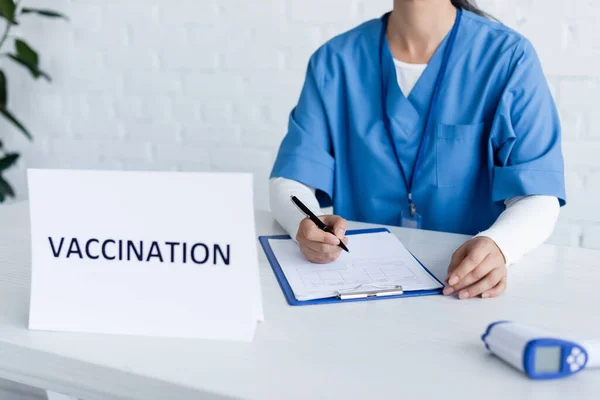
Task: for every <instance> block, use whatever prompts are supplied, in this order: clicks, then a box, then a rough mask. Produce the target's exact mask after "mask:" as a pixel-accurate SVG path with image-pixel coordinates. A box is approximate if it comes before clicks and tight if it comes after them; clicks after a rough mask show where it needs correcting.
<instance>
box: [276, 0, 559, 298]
mask: <svg viewBox="0 0 600 400" xmlns="http://www.w3.org/2000/svg"><path fill="white" fill-rule="evenodd" d="M292 194H293V195H296V196H297V197H299V198H300V199H301V200H302V201H303V202H304V203H305V204H307V205H308V206H309V207H310V208H311V209H312V210H313V212H315V213H317V214H321V218H322V219H323V220H324V221H325V222H326V223H327V224H328V225H330V226H331V227H332V228H334V232H335V233H336V236H337V237H334V236H333V235H331V234H327V233H325V232H322V231H320V230H318V229H317V228H316V226H315V225H314V224H312V223H310V221H308V220H304V219H302V216H300V215H299V213H298V211H297V210H296V209H295V208H294V205H293V204H292V203H291V202H290V201H289V198H290V195H292ZM565 199H566V196H565V186H564V170H563V157H562V152H561V132H560V123H559V119H558V115H557V111H556V107H555V105H554V102H553V99H552V96H551V94H550V90H549V88H548V85H547V82H546V79H545V77H544V74H543V71H542V67H541V65H540V62H539V60H538V57H537V55H536V53H535V51H534V49H533V47H532V45H531V43H530V42H529V41H528V40H527V39H525V38H524V37H523V36H521V35H520V34H518V33H517V32H515V31H513V30H511V29H509V28H507V27H506V26H504V25H502V24H500V23H498V22H495V21H493V20H491V19H490V18H487V17H486V15H485V14H484V13H483V12H481V11H480V10H478V9H477V8H476V7H475V5H474V4H473V3H472V2H471V1H464V0H452V1H450V0H395V1H394V7H393V11H392V12H391V13H388V14H386V15H384V16H383V17H382V18H378V19H375V20H371V21H367V22H365V23H363V24H361V25H359V26H357V27H356V28H354V29H352V30H350V31H348V32H346V33H343V34H341V35H339V36H337V37H335V38H333V39H331V40H330V41H328V42H327V43H325V44H324V45H323V46H322V47H321V48H319V49H318V50H317V51H316V52H315V53H314V54H313V56H312V57H311V59H310V61H309V64H308V69H307V73H306V79H305V83H304V87H303V89H302V92H301V94H300V98H299V101H298V104H297V105H296V107H295V108H294V109H293V111H292V113H291V114H290V119H289V128H288V132H287V135H286V136H285V138H284V139H283V142H282V143H281V147H280V149H279V153H278V156H277V159H276V161H275V165H274V167H273V171H272V174H271V208H272V210H273V212H274V214H275V217H276V218H277V220H278V221H279V222H280V223H281V224H282V225H283V226H284V228H285V229H286V230H287V231H288V233H290V235H291V236H292V237H295V238H296V240H297V241H298V243H299V245H300V248H301V249H302V252H303V253H304V254H305V255H306V257H307V258H308V259H309V260H311V261H313V262H328V261H331V260H334V259H335V258H337V256H338V255H339V251H340V248H339V247H338V246H336V244H337V243H339V240H340V239H341V240H344V241H347V238H344V233H345V229H346V226H347V225H346V219H350V220H356V221H364V222H372V223H377V224H387V225H401V226H407V227H418V228H423V229H429V230H437V231H445V232H456V233H463V234H468V235H474V237H473V238H472V239H471V240H469V241H468V242H466V243H465V244H464V245H463V246H461V247H460V248H459V249H458V250H457V251H456V252H455V254H454V255H453V257H452V260H451V261H450V266H449V274H448V278H447V283H448V285H447V287H446V288H445V289H444V293H445V294H447V295H448V294H452V293H455V294H456V293H457V294H458V297H459V298H461V299H463V298H469V297H475V296H481V297H493V296H497V295H498V294H500V293H502V292H503V291H504V289H505V288H506V266H507V265H508V264H510V263H512V262H514V261H516V260H518V259H519V258H520V257H521V256H522V255H523V254H525V253H526V252H528V251H529V250H531V249H533V248H534V247H536V246H537V245H539V244H540V243H542V242H543V241H544V240H546V239H547V237H548V236H549V235H550V233H551V232H552V230H553V228H554V225H555V223H556V219H557V216H558V212H559V206H560V205H564V204H565ZM328 206H333V211H334V214H335V215H322V214H323V213H322V212H321V207H328Z"/></svg>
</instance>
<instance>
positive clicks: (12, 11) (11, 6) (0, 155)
mask: <svg viewBox="0 0 600 400" xmlns="http://www.w3.org/2000/svg"><path fill="white" fill-rule="evenodd" d="M28 16H41V17H47V18H63V19H67V18H66V17H65V16H64V15H62V14H60V13H57V12H55V11H52V10H44V9H38V8H29V7H23V6H21V5H20V1H19V0H17V1H14V0H0V21H3V22H4V29H3V30H1V31H0V32H2V33H1V36H0V117H2V118H5V119H6V120H7V121H8V122H10V123H11V124H12V125H14V126H15V127H16V128H17V129H18V130H19V131H21V132H22V133H23V134H24V135H25V136H27V138H28V139H29V140H32V139H33V138H32V136H31V134H30V133H29V131H28V130H27V128H25V126H24V125H23V124H22V123H21V122H20V121H19V120H18V119H17V118H16V117H15V115H14V114H13V113H12V112H11V111H10V110H9V107H8V100H9V99H8V96H7V92H8V90H7V84H8V82H7V78H6V74H5V73H4V71H3V70H2V62H15V63H17V64H18V65H20V66H21V67H23V68H26V69H27V70H28V71H29V73H30V74H31V76H32V77H33V78H34V79H39V78H44V79H46V80H47V81H50V76H49V75H48V74H47V73H45V72H44V71H42V70H41V69H40V67H39V57H38V53H37V51H35V50H34V49H32V48H31V47H30V46H29V45H28V44H27V42H25V40H23V39H22V38H19V37H17V36H14V34H12V33H13V32H14V30H15V29H16V27H17V26H18V25H19V20H20V19H21V18H27V17H28ZM0 27H2V22H0ZM0 29H1V28H0ZM18 159H19V153H16V152H10V151H8V150H7V149H5V148H4V146H3V143H2V139H1V137H0V203H2V202H4V201H5V200H6V199H7V198H8V197H14V196H15V192H14V190H13V188H12V187H11V186H10V184H9V183H8V182H7V181H6V179H4V177H3V174H4V172H5V171H6V170H7V169H9V168H11V167H13V166H14V165H15V163H16V162H17V160H18Z"/></svg>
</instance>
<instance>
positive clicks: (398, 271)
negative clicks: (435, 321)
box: [263, 229, 444, 301]
mask: <svg viewBox="0 0 600 400" xmlns="http://www.w3.org/2000/svg"><path fill="white" fill-rule="evenodd" d="M360 232H364V233H358V232H355V233H353V232H352V231H349V232H348V233H347V235H348V238H349V243H348V247H349V249H350V252H349V253H346V252H342V253H341V255H340V257H339V258H338V259H337V260H336V261H333V262H331V263H329V264H313V263H311V262H310V261H308V260H306V258H305V257H304V255H303V254H302V252H301V251H300V249H299V247H298V243H296V242H295V241H293V240H291V239H289V238H287V239H282V238H280V237H271V238H267V239H268V245H269V247H270V251H272V255H273V256H274V258H276V263H277V264H278V267H280V268H281V271H282V272H283V274H284V275H285V279H286V280H287V283H289V286H290V288H291V290H292V291H293V295H294V297H295V298H296V300H298V301H308V300H315V299H326V298H338V299H343V298H344V297H342V296H341V295H343V294H351V293H355V292H363V293H364V292H369V291H373V293H376V292H377V291H378V290H381V291H385V290H393V289H394V288H400V291H399V293H398V295H399V296H397V297H400V295H402V294H404V295H406V296H407V297H408V296H411V292H413V293H414V294H412V295H419V294H417V293H421V295H427V294H439V293H441V290H442V289H443V287H444V285H443V284H442V283H441V282H440V281H439V280H438V279H437V278H435V276H433V275H432V274H431V273H430V272H429V271H428V270H427V269H426V268H425V267H424V266H423V265H422V264H421V263H420V262H419V261H418V260H417V259H416V258H415V257H414V256H413V255H412V254H411V253H410V252H409V251H408V250H407V249H406V247H404V245H403V244H402V242H401V241H400V240H399V239H398V238H397V237H396V236H395V235H394V234H393V233H391V232H389V231H388V230H386V229H376V230H373V231H371V232H368V231H367V232H365V231H360ZM264 245H265V243H263V247H264ZM265 251H267V249H266V248H265ZM267 253H268V252H267ZM269 261H270V262H271V263H272V265H273V261H274V260H271V259H270V260H269ZM274 269H275V268H274ZM280 283H281V282H280ZM390 293H391V292H390ZM374 297H375V296H374ZM392 297H396V296H392ZM348 298H351V297H348ZM288 300H289V299H288ZM342 301H343V300H342Z"/></svg>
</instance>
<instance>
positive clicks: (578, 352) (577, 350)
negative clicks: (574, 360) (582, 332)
mask: <svg viewBox="0 0 600 400" xmlns="http://www.w3.org/2000/svg"><path fill="white" fill-rule="evenodd" d="M580 353H581V350H580V349H579V347H573V349H572V350H571V355H574V356H577V355H579V354H580Z"/></svg>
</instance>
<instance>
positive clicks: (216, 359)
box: [0, 203, 600, 400]
mask: <svg viewBox="0 0 600 400" xmlns="http://www.w3.org/2000/svg"><path fill="white" fill-rule="evenodd" d="M27 207H28V205H27V203H19V204H16V205H12V206H2V207H0V377H1V378H6V379H9V380H14V381H17V382H21V383H25V384H28V385H32V386H37V387H41V388H45V389H51V390H55V391H59V392H63V393H66V394H72V395H76V396H79V397H81V398H84V399H90V400H92V399H106V398H111V399H112V398H115V399H186V398H194V399H198V398H201V399H232V398H239V399H302V400H305V399H365V398H370V399H378V398H394V399H414V398H434V397H435V398H438V399H440V398H452V399H454V398H457V399H458V398H463V399H473V398H481V399H496V398H497V399H511V400H514V399H521V398H522V399H530V400H531V399H544V400H552V399H567V398H573V399H575V398H577V399H583V398H590V399H591V398H596V399H598V398H600V370H599V371H583V372H582V373H580V374H577V375H575V376H573V377H570V378H568V379H563V380H556V381H544V382H537V381H531V380H529V379H527V378H526V377H525V376H524V375H522V374H521V373H519V372H517V371H516V370H514V369H512V368H510V367H508V366H507V365H505V364H504V363H502V362H501V361H499V360H498V359H497V358H495V357H493V356H490V355H489V354H488V353H487V352H486V350H485V348H484V346H483V344H482V342H481V339H480V336H481V334H482V333H483V331H484V329H485V327H486V326H487V325H488V323H490V322H492V321H495V320H500V319H510V320H515V321H520V322H524V323H528V324H532V325H536V326H538V327H541V328H545V329H548V330H551V331H556V332H560V333H565V334H569V335H570V336H574V337H578V338H600V311H599V308H600V290H599V286H600V252H598V251H593V250H584V249H575V248H563V247H555V246H548V245H545V246H542V247H541V248H539V249H538V250H536V251H534V252H533V253H532V254H530V255H529V256H528V257H527V258H526V259H524V260H523V261H522V262H521V263H519V264H517V265H515V266H512V267H511V268H510V269H509V276H508V291H507V292H506V293H505V294H504V295H503V296H501V297H499V298H496V299H486V300H482V299H470V300H466V301H459V300H457V299H455V298H452V297H444V296H429V297H417V298H406V299H393V300H390V299H388V300H381V301H368V302H358V303H347V304H330V305H320V306H308V307H290V306H288V305H287V303H286V301H285V299H284V297H283V295H282V293H281V290H280V289H279V286H278V284H277V281H276V279H275V277H274V275H273V273H272V271H271V269H270V266H269V264H268V262H267V260H266V258H265V257H264V255H263V253H262V251H259V254H260V275H261V283H262V293H263V303H264V309H265V321H264V322H262V323H260V325H259V326H258V329H257V332H256V336H255V339H254V341H253V343H230V342H220V341H203V340H177V339H160V338H146V337H127V336H108V335H92V334H74V333H57V332H33V331H28V330H27V327H26V323H27V315H28V307H29V282H30V252H29V249H30V243H29V219H28V208H27ZM365 225H366V224H354V227H358V226H365ZM257 231H258V232H257V233H258V234H260V235H265V234H277V233H281V232H282V230H281V228H280V227H279V226H278V225H277V224H276V223H275V222H274V221H273V219H272V218H271V216H270V215H269V214H268V213H260V212H259V213H257ZM392 231H393V232H394V233H395V234H397V235H398V237H399V238H400V239H401V240H402V241H403V242H404V243H405V245H406V246H407V247H408V248H409V249H410V250H411V251H412V252H413V253H414V254H415V255H416V256H417V257H418V258H419V259H420V260H421V261H422V262H423V263H424V264H425V265H427V266H428V267H429V268H430V270H431V271H432V272H434V273H435V274H436V275H437V276H438V277H439V278H444V277H445V270H446V267H447V262H448V259H449V257H450V255H451V253H452V251H453V250H454V248H456V247H457V246H458V245H459V244H460V243H462V242H463V241H464V240H465V239H466V237H464V236H460V235H451V234H444V233H436V232H428V231H415V230H408V229H403V228H393V229H392ZM257 245H258V244H257Z"/></svg>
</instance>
